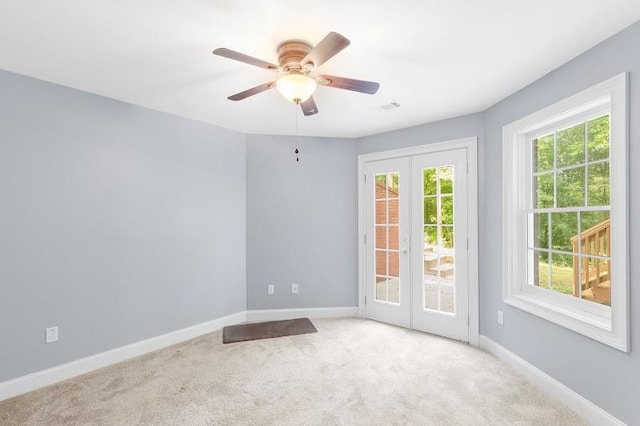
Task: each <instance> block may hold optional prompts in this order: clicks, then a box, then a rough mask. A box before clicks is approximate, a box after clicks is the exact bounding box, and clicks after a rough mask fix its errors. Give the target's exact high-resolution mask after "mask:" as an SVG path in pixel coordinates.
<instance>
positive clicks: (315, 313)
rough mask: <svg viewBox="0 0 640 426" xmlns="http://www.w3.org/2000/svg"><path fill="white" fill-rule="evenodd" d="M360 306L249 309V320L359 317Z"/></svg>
mask: <svg viewBox="0 0 640 426" xmlns="http://www.w3.org/2000/svg"><path fill="white" fill-rule="evenodd" d="M357 316H358V307H357V306H353V307H346V308H344V307H340V308H302V309H264V310H252V311H247V321H278V320H287V319H294V318H303V317H304V318H341V317H357Z"/></svg>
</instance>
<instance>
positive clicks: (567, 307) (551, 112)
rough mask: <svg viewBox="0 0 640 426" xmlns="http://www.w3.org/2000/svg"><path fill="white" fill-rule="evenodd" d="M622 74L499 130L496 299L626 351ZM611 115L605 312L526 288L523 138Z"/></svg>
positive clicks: (527, 181)
mask: <svg viewBox="0 0 640 426" xmlns="http://www.w3.org/2000/svg"><path fill="white" fill-rule="evenodd" d="M627 87H628V74H627V73H622V74H619V75H617V76H615V77H613V78H611V79H609V80H606V81H604V82H602V83H599V84H597V85H595V86H593V87H591V88H588V89H586V90H584V91H582V92H580V93H578V94H576V95H573V96H571V97H569V98H566V99H564V100H562V101H560V102H557V103H555V104H553V105H551V106H549V107H546V108H544V109H542V110H540V111H537V112H535V113H533V114H530V115H528V116H526V117H524V118H522V119H519V120H517V121H515V122H513V123H510V124H508V125H506V126H504V127H503V141H502V204H503V205H502V209H503V256H502V257H503V301H504V302H505V303H507V304H509V305H511V306H514V307H516V308H518V309H521V310H524V311H526V312H529V313H531V314H533V315H536V316H538V317H541V318H543V319H546V320H548V321H551V322H553V323H555V324H558V325H561V326H563V327H565V328H568V329H570V330H573V331H575V332H577V333H580V334H582V335H585V336H587V337H590V338H592V339H594V340H597V341H599V342H602V343H604V344H607V345H609V346H612V347H614V348H616V349H619V350H621V351H624V352H627V351H628V350H629V268H628V267H629V262H628V185H629V184H628V155H627V153H628V146H629V143H628V95H627V93H628V91H627ZM602 111H608V112H609V114H610V141H611V142H610V148H609V149H610V154H609V161H610V181H609V186H610V197H611V201H610V206H611V229H612V244H611V247H610V250H611V253H610V256H611V259H612V262H611V269H612V272H611V275H612V278H614V281H613V282H612V285H611V307H610V308H609V307H608V306H604V305H599V304H596V303H592V302H589V301H586V300H582V299H578V298H575V297H573V296H568V295H564V294H560V293H557V292H554V291H550V290H547V289H543V288H538V287H536V286H532V285H528V284H527V279H528V275H527V274H528V267H529V256H528V253H527V249H528V242H529V241H528V238H529V235H528V225H529V218H528V213H529V210H530V209H531V207H532V206H531V197H530V195H531V188H532V186H531V179H532V178H533V171H532V169H531V167H532V166H531V164H532V162H531V155H532V150H531V149H530V148H531V147H530V140H531V138H532V137H535V136H536V135H544V134H545V132H547V133H548V131H549V130H550V129H554V128H557V127H559V126H566V125H567V124H570V123H571V122H580V121H581V120H582V119H583V118H585V117H588V116H590V115H591V114H594V113H600V112H602Z"/></svg>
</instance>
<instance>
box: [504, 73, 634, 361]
mask: <svg viewBox="0 0 640 426" xmlns="http://www.w3.org/2000/svg"><path fill="white" fill-rule="evenodd" d="M626 81H627V76H626V74H622V75H619V76H617V77H615V78H613V79H611V80H607V81H605V82H603V83H601V84H599V85H597V86H594V87H592V88H590V89H587V90H585V91H584V92H581V93H579V94H577V95H575V96H572V97H571V98H568V99H565V100H564V101H561V102H559V103H557V104H554V105H552V106H550V107H548V108H545V109H544V110H541V111H538V112H536V113H534V114H531V115H530V116H527V117H525V118H523V119H521V120H518V121H516V122H514V123H511V124H509V125H507V126H505V127H504V129H503V207H504V212H503V213H504V220H503V223H504V229H503V237H504V255H503V258H504V299H505V302H506V303H508V304H510V305H513V306H515V307H517V308H520V309H523V310H525V311H527V312H530V313H532V314H535V315H538V316H540V317H542V318H545V319H547V320H549V321H552V322H555V323H557V324H560V325H562V326H565V327H567V328H569V329H572V330H574V331H576V332H579V333H581V334H584V335H586V336H589V337H591V338H593V339H596V340H598V341H601V342H603V343H606V344H608V345H610V346H613V347H616V348H618V349H621V350H624V351H626V350H628V312H627V305H628V269H627V268H628V267H627V160H626V158H627V156H626V152H627V95H626V93H627V90H626Z"/></svg>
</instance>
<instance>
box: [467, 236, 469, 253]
mask: <svg viewBox="0 0 640 426" xmlns="http://www.w3.org/2000/svg"><path fill="white" fill-rule="evenodd" d="M467 251H469V239H468V238H467Z"/></svg>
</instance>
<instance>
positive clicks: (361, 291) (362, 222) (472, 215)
mask: <svg viewBox="0 0 640 426" xmlns="http://www.w3.org/2000/svg"><path fill="white" fill-rule="evenodd" d="M459 148H466V150H467V158H468V165H469V166H468V167H469V171H468V175H469V181H468V184H469V187H468V189H469V193H468V200H467V202H468V209H469V211H468V221H469V229H468V232H469V277H468V282H469V343H470V344H471V345H473V346H478V340H479V334H480V315H479V302H480V301H479V296H478V293H479V289H478V138H477V137H475V136H473V137H469V138H463V139H454V140H450V141H444V142H436V143H430V144H427V145H420V146H414V147H410V148H401V149H394V150H390V151H381V152H374V153H371V154H362V155H359V156H358V312H359V315H360V317H363V318H364V316H365V295H366V288H365V285H366V270H365V245H364V239H365V234H366V217H365V203H366V191H365V189H366V187H365V181H364V176H365V164H366V163H367V162H369V161H376V160H385V159H390V158H398V157H407V156H412V155H420V154H429V153H433V152H441V151H449V150H452V149H459Z"/></svg>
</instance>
